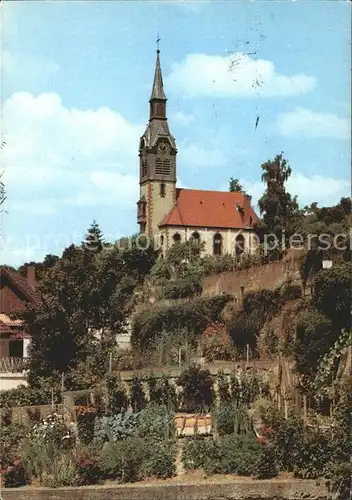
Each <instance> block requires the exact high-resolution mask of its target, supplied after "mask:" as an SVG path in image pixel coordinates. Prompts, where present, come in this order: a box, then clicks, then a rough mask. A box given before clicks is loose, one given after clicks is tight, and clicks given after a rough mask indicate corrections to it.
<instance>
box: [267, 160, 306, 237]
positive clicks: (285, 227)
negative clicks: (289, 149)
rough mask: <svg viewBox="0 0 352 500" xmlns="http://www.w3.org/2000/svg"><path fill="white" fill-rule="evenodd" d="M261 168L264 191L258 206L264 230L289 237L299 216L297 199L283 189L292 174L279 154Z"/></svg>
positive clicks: (278, 235)
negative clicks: (264, 185)
mask: <svg viewBox="0 0 352 500" xmlns="http://www.w3.org/2000/svg"><path fill="white" fill-rule="evenodd" d="M261 168H262V170H263V174H262V181H263V182H264V183H265V184H266V190H265V192H264V194H263V196H262V197H261V198H260V199H259V201H258V205H259V210H260V213H261V214H263V221H264V224H265V226H266V229H267V231H269V232H271V233H273V234H275V235H276V236H277V237H281V235H282V232H283V231H285V233H286V236H290V235H291V234H292V233H293V232H294V230H295V223H296V217H297V216H298V215H299V211H298V203H297V197H296V196H294V197H292V196H291V195H290V193H288V192H287V191H286V187H285V184H286V182H287V181H288V179H289V177H290V175H291V172H292V170H291V167H290V166H289V164H288V162H287V160H286V159H285V158H284V157H283V153H281V154H279V155H277V156H276V157H275V158H274V160H268V161H267V162H265V163H263V164H262V165H261Z"/></svg>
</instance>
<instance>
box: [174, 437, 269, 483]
mask: <svg viewBox="0 0 352 500" xmlns="http://www.w3.org/2000/svg"><path fill="white" fill-rule="evenodd" d="M259 447H260V445H259V444H258V442H257V440H256V439H255V437H254V436H253V435H248V434H244V435H236V434H230V435H228V436H224V437H223V438H221V439H219V440H218V441H213V440H212V439H207V438H195V439H191V440H190V441H189V442H188V443H187V445H186V446H185V448H184V451H183V455H182V461H183V464H184V467H185V469H186V470H194V469H200V468H202V469H204V471H205V472H206V473H207V474H238V475H244V476H249V475H254V474H255V470H256V461H257V456H258V453H259V451H260V448H259Z"/></svg>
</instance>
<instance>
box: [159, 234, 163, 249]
mask: <svg viewBox="0 0 352 500" xmlns="http://www.w3.org/2000/svg"><path fill="white" fill-rule="evenodd" d="M163 244H164V235H163V234H162V235H161V236H160V245H161V246H163Z"/></svg>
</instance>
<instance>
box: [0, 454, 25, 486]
mask: <svg viewBox="0 0 352 500" xmlns="http://www.w3.org/2000/svg"><path fill="white" fill-rule="evenodd" d="M3 481H4V487H5V488H18V487H19V486H25V485H26V484H27V482H28V476H27V473H26V471H25V468H24V467H23V464H22V462H21V460H20V459H15V460H14V462H13V465H11V466H9V467H8V468H7V470H6V471H5V473H4V475H3Z"/></svg>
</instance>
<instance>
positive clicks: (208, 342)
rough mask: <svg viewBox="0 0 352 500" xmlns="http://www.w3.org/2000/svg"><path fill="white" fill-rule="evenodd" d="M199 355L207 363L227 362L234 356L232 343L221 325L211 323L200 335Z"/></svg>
mask: <svg viewBox="0 0 352 500" xmlns="http://www.w3.org/2000/svg"><path fill="white" fill-rule="evenodd" d="M198 345H199V349H200V355H201V356H203V357H205V359H206V360H207V361H208V362H212V361H215V360H223V361H228V360H230V359H232V358H233V356H234V349H233V344H232V341H231V339H230V337H229V335H228V333H227V331H226V327H225V326H224V325H222V324H221V323H213V324H212V325H210V326H209V327H208V328H206V330H205V331H204V332H203V333H202V336H201V338H200V340H199V344H198Z"/></svg>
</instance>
